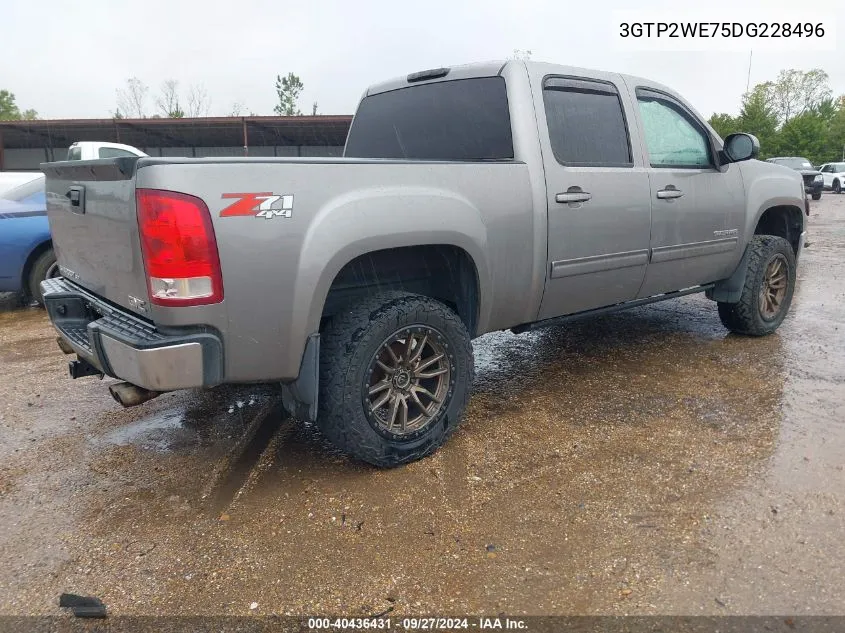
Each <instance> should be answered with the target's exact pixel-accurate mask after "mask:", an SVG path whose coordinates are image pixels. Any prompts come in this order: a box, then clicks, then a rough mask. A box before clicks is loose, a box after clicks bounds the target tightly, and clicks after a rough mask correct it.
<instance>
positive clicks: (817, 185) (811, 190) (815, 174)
mask: <svg viewBox="0 0 845 633" xmlns="http://www.w3.org/2000/svg"><path fill="white" fill-rule="evenodd" d="M768 162H770V163H775V164H776V165H783V166H784V167H789V168H790V169H794V170H795V171H797V172H798V173H799V174H801V178H803V179H804V191H805V193H808V194H810V195H811V196H812V197H813V200H820V199H821V197H822V188H823V187H824V178H823V176H822V174H821V172H820V171H819V170H818V169H816V168H815V167H813V165H812V163H810V161H808V160H807V159H806V158H801V157H800V156H780V157H777V158H770V159H768Z"/></svg>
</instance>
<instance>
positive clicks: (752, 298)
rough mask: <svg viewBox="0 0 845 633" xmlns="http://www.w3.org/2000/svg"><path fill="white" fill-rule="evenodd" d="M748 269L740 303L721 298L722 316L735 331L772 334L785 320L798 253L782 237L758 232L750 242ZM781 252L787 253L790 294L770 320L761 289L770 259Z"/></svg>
mask: <svg viewBox="0 0 845 633" xmlns="http://www.w3.org/2000/svg"><path fill="white" fill-rule="evenodd" d="M749 249H750V252H749V256H748V270H747V272H746V275H745V285H744V286H743V288H742V295H741V297H740V300H739V301H738V302H737V303H723V302H721V301H720V302H719V304H718V307H719V318H720V319H721V321H722V324H723V325H724V326H725V327H726V328H728V329H729V330H730V331H731V332H734V333H736V334H746V335H748V336H765V335H766V334H771V333H772V332H774V331H775V330H776V329H778V326H780V324H781V323H782V322H783V320H784V318H785V317H786V315H787V313H788V312H789V306H790V304H791V303H792V295H793V293H794V291H795V253H794V252H793V250H792V246H791V245H790V243H789V242H787V241H786V240H785V239H783V238H782V237H776V236H774V235H755V236H754V237H753V238H752V240H751V244H750V245H749ZM778 254H781V255H783V256H784V258H785V259H786V262H787V266H788V273H787V287H786V295H785V296H784V298H783V301H782V302H781V305H780V309H779V311H778V313H777V315H776V316H775V317H774V318H773V319H769V320H766V319H765V318H763V315H762V313H761V311H760V301H759V299H760V291H761V289H762V286H763V283H764V276H765V273H766V268H767V267H768V264H769V262H770V261H771V260H772V259H773V258H774V257H775V256H777V255H778Z"/></svg>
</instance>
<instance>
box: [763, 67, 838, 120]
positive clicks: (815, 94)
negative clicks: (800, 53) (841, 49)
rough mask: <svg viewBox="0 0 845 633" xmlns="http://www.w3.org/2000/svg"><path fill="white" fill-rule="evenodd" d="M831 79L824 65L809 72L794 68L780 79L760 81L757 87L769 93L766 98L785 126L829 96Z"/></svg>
mask: <svg viewBox="0 0 845 633" xmlns="http://www.w3.org/2000/svg"><path fill="white" fill-rule="evenodd" d="M828 81H829V77H828V75H827V73H826V72H824V71H823V70H822V69H821V68H814V69H813V70H809V71H807V72H803V71H801V70H795V69H790V70H782V71H780V73H778V78H777V80H776V81H767V82H765V83H763V84H758V85H757V86H755V87H754V90H755V91H758V90H759V91H760V92H763V93H765V94H766V101H767V102H768V103H769V104H770V105H771V107H772V108H773V110H774V112H775V114H776V115H777V117H778V123H780V124H781V125H783V124H784V123H786V122H787V121H789V120H790V119H791V118H792V117H795V116H798V115H799V114H803V113H804V112H807V111H808V110H811V109H812V108H814V107H815V106H817V105H818V104H819V103H820V102H822V101H823V100H824V99H827V98H829V97H830V96H831V90H830V86H829V85H828Z"/></svg>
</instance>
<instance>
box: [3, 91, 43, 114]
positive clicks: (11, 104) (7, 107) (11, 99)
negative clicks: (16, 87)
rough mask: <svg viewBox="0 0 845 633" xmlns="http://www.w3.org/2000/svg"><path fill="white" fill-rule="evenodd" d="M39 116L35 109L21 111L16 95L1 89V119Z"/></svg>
mask: <svg viewBox="0 0 845 633" xmlns="http://www.w3.org/2000/svg"><path fill="white" fill-rule="evenodd" d="M37 118H38V113H37V112H36V111H35V110H24V111H23V112H21V111H20V108H18V104H17V103H15V95H14V94H13V93H11V92H9V91H8V90H0V121H18V120H20V119H25V120H30V121H31V120H33V119H37Z"/></svg>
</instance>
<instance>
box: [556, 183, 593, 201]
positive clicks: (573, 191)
mask: <svg viewBox="0 0 845 633" xmlns="http://www.w3.org/2000/svg"><path fill="white" fill-rule="evenodd" d="M569 189H570V191H567V192H566V193H559V194H557V195H556V196H555V202H560V203H563V204H566V203H569V202H587V201H589V200H592V199H593V194H591V193H587V192H586V191H581V189H580V187H570V188H569Z"/></svg>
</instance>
